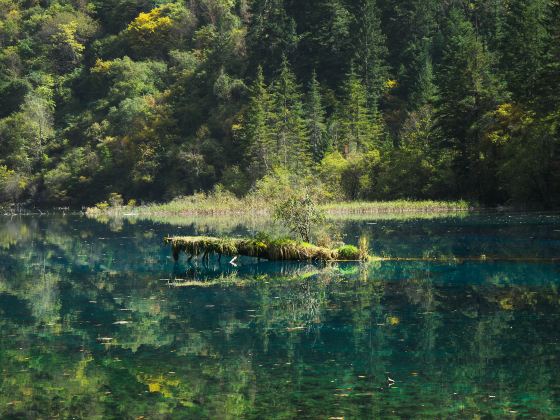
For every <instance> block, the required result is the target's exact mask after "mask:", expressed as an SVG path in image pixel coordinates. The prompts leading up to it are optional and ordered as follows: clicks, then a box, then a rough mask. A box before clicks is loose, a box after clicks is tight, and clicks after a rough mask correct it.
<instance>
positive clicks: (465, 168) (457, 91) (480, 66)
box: [436, 9, 503, 193]
mask: <svg viewBox="0 0 560 420" xmlns="http://www.w3.org/2000/svg"><path fill="white" fill-rule="evenodd" d="M445 42H446V44H445V45H446V48H445V50H444V52H443V59H442V63H441V65H440V66H439V71H438V77H437V81H438V89H439V95H438V96H439V99H438V101H437V104H436V105H437V126H438V128H439V129H441V132H442V135H443V143H444V144H446V145H447V146H449V147H451V148H452V149H454V150H455V151H457V153H458V158H457V159H456V162H455V168H456V172H457V178H458V179H459V180H460V183H461V185H459V186H458V187H459V193H465V192H467V191H471V192H474V191H477V189H478V187H479V186H480V183H479V181H480V180H479V179H477V177H476V161H477V159H478V158H479V153H478V151H477V146H478V144H479V141H480V138H481V127H480V124H481V122H482V119H483V117H484V115H485V114H486V113H487V112H489V111H491V110H494V109H495V108H496V106H497V104H498V103H500V101H501V100H502V99H503V92H502V89H501V85H500V83H498V80H496V78H495V76H494V75H493V73H492V71H491V69H492V65H493V58H492V56H491V54H490V53H489V52H488V51H487V50H486V49H485V47H484V45H483V44H482V42H481V40H480V39H479V38H478V37H477V35H476V32H475V30H474V27H473V25H472V24H471V22H469V21H468V20H467V19H466V17H465V15H464V14H463V12H462V11H461V10H459V9H454V10H452V11H451V13H450V16H449V22H448V26H447V30H446V41H445ZM477 193H478V191H477Z"/></svg>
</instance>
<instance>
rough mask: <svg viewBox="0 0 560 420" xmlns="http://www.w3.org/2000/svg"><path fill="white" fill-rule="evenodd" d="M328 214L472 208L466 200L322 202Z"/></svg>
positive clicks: (461, 209) (435, 211) (427, 211)
mask: <svg viewBox="0 0 560 420" xmlns="http://www.w3.org/2000/svg"><path fill="white" fill-rule="evenodd" d="M321 208H322V209H323V210H324V211H325V212H327V213H328V214H332V215H337V214H343V215H345V214H358V215H359V214H395V213H445V212H458V211H468V210H472V208H473V207H472V206H471V205H470V204H469V203H467V202H466V201H431V200H425V201H413V200H395V201H350V202H342V203H329V204H324V205H322V206H321Z"/></svg>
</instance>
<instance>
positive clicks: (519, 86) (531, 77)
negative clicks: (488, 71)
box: [501, 0, 548, 101]
mask: <svg viewBox="0 0 560 420" xmlns="http://www.w3.org/2000/svg"><path fill="white" fill-rule="evenodd" d="M547 3H548V0H531V1H527V0H511V1H509V2H508V3H507V10H506V14H505V26H504V28H503V38H502V46H501V51H502V54H501V55H502V66H501V67H502V70H503V72H504V74H505V77H506V80H507V83H508V89H509V90H510V92H512V93H513V95H514V98H515V99H518V100H521V101H525V100H529V99H530V98H531V97H532V96H533V93H534V92H535V90H534V88H535V86H536V83H537V77H538V75H539V72H540V70H541V68H542V66H543V60H544V50H545V47H546V44H545V40H546V28H545V27H544V25H543V21H544V17H545V14H546V4H547Z"/></svg>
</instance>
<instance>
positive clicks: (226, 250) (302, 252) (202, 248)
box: [164, 236, 369, 261]
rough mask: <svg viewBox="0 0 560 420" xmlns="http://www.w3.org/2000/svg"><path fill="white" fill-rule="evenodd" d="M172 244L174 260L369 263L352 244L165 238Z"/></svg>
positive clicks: (195, 237) (365, 255)
mask: <svg viewBox="0 0 560 420" xmlns="http://www.w3.org/2000/svg"><path fill="white" fill-rule="evenodd" d="M164 242H165V243H166V244H169V245H171V247H172V250H173V258H175V260H178V258H179V254H180V253H181V252H184V253H185V254H187V255H188V256H189V259H190V258H193V257H199V256H202V257H203V258H208V257H209V256H210V255H212V254H214V255H218V256H222V255H226V256H229V257H235V256H238V255H243V256H247V257H254V258H262V259H266V260H272V261H365V260H368V259H369V256H368V255H367V253H366V252H363V251H360V250H359V249H358V248H357V247H355V246H352V245H344V246H343V247H340V248H336V249H331V248H325V247H320V246H316V245H313V244H310V243H307V242H300V241H294V240H291V239H277V240H266V241H265V240H259V239H242V238H212V237H208V236H175V237H168V238H165V239H164Z"/></svg>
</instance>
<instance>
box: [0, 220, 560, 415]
mask: <svg viewBox="0 0 560 420" xmlns="http://www.w3.org/2000/svg"><path fill="white" fill-rule="evenodd" d="M485 217H486V218H485ZM492 217H496V219H492V218H491V216H484V217H478V218H476V217H475V218H473V219H470V218H462V219H460V220H454V219H449V220H434V221H429V220H424V221H422V222H418V223H416V222H414V221H412V222H411V221H379V222H363V221H359V222H358V221H346V222H340V223H341V224H340V226H339V227H340V229H342V230H343V231H344V233H346V235H347V237H348V238H353V237H355V236H357V235H359V234H363V233H367V234H369V235H371V236H372V237H373V239H374V240H373V243H374V246H375V247H377V249H378V250H385V252H387V253H390V254H391V255H399V254H401V255H402V254H404V255H424V253H426V252H431V253H432V254H433V253H436V254H438V255H448V254H451V253H454V255H471V254H472V252H473V250H475V249H476V252H477V253H478V252H480V251H479V249H483V251H484V252H486V253H488V254H490V253H492V254H498V255H503V256H510V255H514V256H515V255H525V254H527V255H531V256H543V257H545V256H551V255H553V254H554V253H555V252H557V250H558V247H559V244H558V239H559V238H560V237H559V236H558V235H557V234H556V233H555V232H554V230H555V229H554V226H560V224H559V223H558V220H557V219H552V220H551V218H548V217H546V216H521V215H519V216H515V218H514V221H513V222H512V221H510V220H509V219H511V218H509V217H507V216H492ZM367 223H378V224H367ZM174 229H177V228H176V227H172V226H170V225H165V224H153V223H149V222H137V223H135V224H130V223H128V222H124V223H123V224H122V225H121V226H120V227H119V228H118V229H115V227H114V226H109V225H106V224H102V223H99V222H96V221H92V220H86V219H83V218H77V217H51V218H27V217H24V218H16V219H10V220H8V219H6V220H4V221H3V223H2V225H1V226H0V366H1V369H2V376H1V381H0V417H2V418H10V417H12V418H45V417H55V416H58V417H62V418H68V417H78V418H95V417H98V418H105V417H107V418H139V417H141V416H144V417H146V418H255V419H256V418H264V417H267V418H294V417H298V418H325V417H326V418H328V417H345V418H373V417H381V418H390V417H411V416H424V417H429V418H434V417H450V416H455V417H473V416H476V415H481V416H496V417H507V416H512V417H514V416H535V417H553V416H558V415H560V409H559V403H560V399H559V397H560V395H559V391H560V379H559V378H558V375H557V374H556V373H557V372H558V370H559V368H560V360H559V349H560V347H559V346H560V344H559V343H560V331H559V330H558V321H559V317H560V309H559V308H560V294H559V291H558V286H559V281H558V274H559V272H558V270H559V266H558V265H557V264H534V263H511V262H502V263H491V262H464V263H458V262H449V263H434V262H431V263H430V262H391V261H385V262H375V263H371V264H365V265H357V264H332V265H327V266H317V265H310V264H278V263H262V264H255V263H254V261H251V260H242V261H240V265H239V267H233V266H231V265H229V264H228V262H227V261H223V262H221V263H218V262H217V261H212V262H211V263H210V264H209V265H207V266H204V265H202V264H195V265H190V264H188V263H187V261H186V260H181V261H180V263H179V264H174V262H173V261H172V259H171V258H170V255H169V250H166V249H164V248H163V247H162V245H161V238H162V237H163V236H164V235H166V234H168V233H175V232H176V231H175V230H174ZM197 229H198V226H197V225H196V223H193V224H191V225H187V226H184V227H182V228H181V230H182V231H184V233H196V232H197ZM204 229H205V230H206V231H208V230H210V231H211V232H212V227H211V224H209V225H205V227H204ZM251 229H252V228H251V227H247V226H244V225H236V226H235V227H234V228H232V229H231V231H230V233H231V234H240V235H241V234H245V233H246V231H247V230H251ZM422 237H423V238H424V241H421V240H420V238H422ZM415 252H416V254H414V253H415ZM388 378H390V379H391V380H393V381H395V382H394V383H393V382H392V381H391V380H389V379H388Z"/></svg>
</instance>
